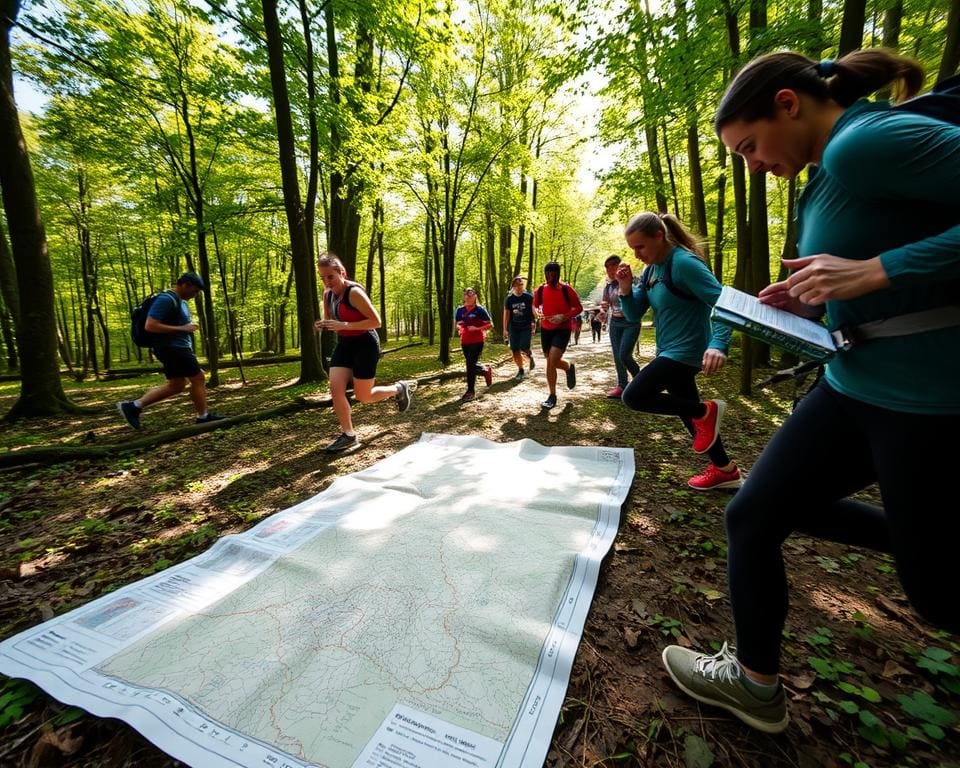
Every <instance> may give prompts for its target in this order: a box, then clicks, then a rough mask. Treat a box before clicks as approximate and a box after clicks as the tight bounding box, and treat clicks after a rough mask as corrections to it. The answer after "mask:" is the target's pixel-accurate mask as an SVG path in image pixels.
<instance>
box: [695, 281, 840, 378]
mask: <svg viewBox="0 0 960 768" xmlns="http://www.w3.org/2000/svg"><path fill="white" fill-rule="evenodd" d="M712 317H713V319H714V320H717V321H719V322H721V323H723V324H724V325H729V326H730V327H731V328H734V329H735V330H738V331H741V332H743V333H745V334H747V336H750V337H752V338H754V339H759V340H760V341H765V342H767V343H768V344H773V345H774V346H777V347H780V348H781V349H785V350H787V351H788V352H793V353H794V354H797V355H800V356H801V357H806V358H809V359H811V360H827V359H829V358H830V357H832V356H833V355H834V354H835V353H836V352H837V350H838V349H839V347H840V345H839V344H838V343H837V341H836V340H835V339H834V337H833V334H831V333H830V331H829V330H827V328H826V326H824V325H822V324H821V323H818V322H816V321H814V320H808V319H806V318H804V317H799V316H798V315H794V314H793V313H791V312H787V311H785V310H782V309H777V308H776V307H771V306H769V305H767V304H761V303H760V300H759V299H758V298H757V297H756V296H751V295H750V294H749V293H744V292H743V291H738V290H737V289H736V288H731V287H730V286H729V285H725V286H724V287H723V290H722V291H721V292H720V298H718V299H717V303H716V304H715V305H714V307H713V314H712Z"/></svg>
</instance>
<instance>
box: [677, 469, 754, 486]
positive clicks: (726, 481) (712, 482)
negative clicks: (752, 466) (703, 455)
mask: <svg viewBox="0 0 960 768" xmlns="http://www.w3.org/2000/svg"><path fill="white" fill-rule="evenodd" d="M742 484H743V478H741V477H740V467H734V468H733V470H731V471H730V472H724V471H723V470H722V469H718V468H717V466H716V465H715V464H707V468H706V469H705V470H703V473H702V474H699V475H695V476H694V477H691V478H690V479H689V480H688V481H687V485H689V486H690V487H691V488H693V490H695V491H712V490H713V489H715V488H739V487H740V486H741V485H742Z"/></svg>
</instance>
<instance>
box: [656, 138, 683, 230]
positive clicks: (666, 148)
mask: <svg viewBox="0 0 960 768" xmlns="http://www.w3.org/2000/svg"><path fill="white" fill-rule="evenodd" d="M660 128H661V129H662V130H663V156H664V158H666V161H667V174H668V175H669V177H670V193H671V195H672V196H673V215H674V216H676V217H677V218H678V219H679V218H680V203H679V201H678V199H677V180H676V179H675V178H674V176H673V159H672V158H671V155H670V142H669V141H668V140H667V124H666V123H665V122H661V123H660Z"/></svg>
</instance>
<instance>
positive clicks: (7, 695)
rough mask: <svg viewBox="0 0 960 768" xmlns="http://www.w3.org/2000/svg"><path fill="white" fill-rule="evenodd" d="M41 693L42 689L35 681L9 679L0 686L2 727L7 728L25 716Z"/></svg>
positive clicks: (0, 726)
mask: <svg viewBox="0 0 960 768" xmlns="http://www.w3.org/2000/svg"><path fill="white" fill-rule="evenodd" d="M40 695H41V693H40V689H39V688H37V687H36V686H35V685H34V684H33V683H29V682H27V681H26V680H19V679H13V678H11V679H8V680H7V681H6V682H5V683H4V684H3V687H2V688H0V728H6V727H7V726H8V725H10V723H13V722H16V721H17V720H19V719H20V718H21V717H23V715H24V714H25V713H26V712H27V711H28V710H29V709H30V705H31V704H33V703H34V702H35V701H37V699H39V698H40Z"/></svg>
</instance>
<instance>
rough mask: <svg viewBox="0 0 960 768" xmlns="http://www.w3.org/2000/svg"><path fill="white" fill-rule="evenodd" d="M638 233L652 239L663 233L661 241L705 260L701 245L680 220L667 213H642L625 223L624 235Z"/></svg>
mask: <svg viewBox="0 0 960 768" xmlns="http://www.w3.org/2000/svg"><path fill="white" fill-rule="evenodd" d="M633 232H639V233H640V234H641V235H646V236H647V237H653V236H654V235H656V233H657V232H663V239H664V241H665V242H667V243H669V244H670V245H674V246H678V247H680V248H684V249H686V250H688V251H690V252H691V253H695V254H696V255H697V256H699V257H700V258H701V259H705V256H704V253H703V245H702V244H701V242H700V240H699V239H698V238H697V236H696V235H694V234H693V233H692V232H691V231H690V230H688V229H687V228H686V227H684V226H683V224H681V223H680V219H678V218H677V217H676V216H674V215H672V214H669V213H654V212H653V211H644V212H643V213H638V214H637V215H636V216H634V217H633V218H632V219H630V221H629V222H628V223H627V226H626V228H625V229H624V231H623V234H624V235H629V234H632V233H633Z"/></svg>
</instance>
